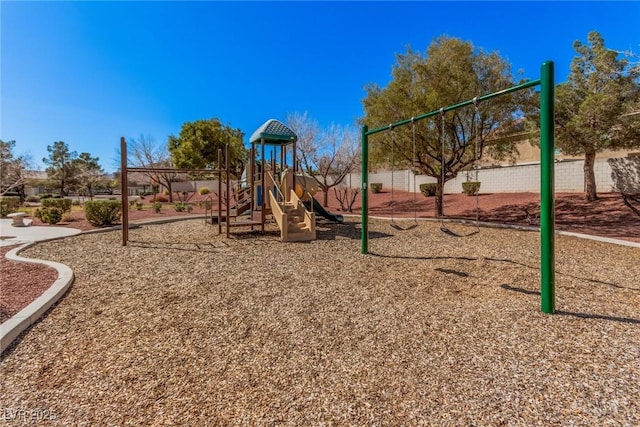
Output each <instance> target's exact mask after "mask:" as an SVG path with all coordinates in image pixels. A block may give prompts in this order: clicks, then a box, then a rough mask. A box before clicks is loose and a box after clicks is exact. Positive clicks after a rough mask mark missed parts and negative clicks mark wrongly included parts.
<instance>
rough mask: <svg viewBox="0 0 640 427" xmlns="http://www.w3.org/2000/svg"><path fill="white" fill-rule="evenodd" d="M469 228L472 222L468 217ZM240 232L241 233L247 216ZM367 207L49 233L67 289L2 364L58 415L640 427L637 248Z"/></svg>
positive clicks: (17, 403)
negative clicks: (331, 220)
mask: <svg viewBox="0 0 640 427" xmlns="http://www.w3.org/2000/svg"><path fill="white" fill-rule="evenodd" d="M457 227H460V229H461V230H462V229H463V228H464V226H460V225H458V226H457ZM237 231H240V230H237ZM370 234H371V240H370V250H371V252H372V255H368V256H364V255H361V254H360V240H359V239H360V230H359V227H358V224H357V222H356V219H352V220H350V219H349V218H347V222H346V223H345V224H342V225H333V224H325V223H323V222H322V221H320V222H319V230H318V237H319V239H318V240H317V241H314V242H310V243H304V244H294V243H281V242H279V241H278V240H277V233H276V231H275V230H273V229H270V232H269V233H268V234H267V235H266V236H262V235H256V234H251V233H249V232H246V233H243V234H238V235H236V236H235V238H232V239H226V238H224V237H223V236H217V235H216V230H215V227H211V226H207V225H205V224H204V223H203V221H201V220H193V221H181V222H176V223H169V224H163V225H146V226H143V227H141V228H137V229H133V230H131V233H130V240H131V242H130V244H129V246H126V247H122V246H121V245H120V236H119V233H117V232H114V233H100V234H93V235H78V236H74V237H70V238H66V239H63V240H58V241H51V242H43V243H41V244H38V245H36V246H34V247H32V248H30V249H28V250H27V251H26V252H25V256H29V257H37V258H45V259H51V260H54V261H57V262H61V263H64V264H67V265H69V266H70V267H71V268H72V269H73V270H74V272H75V274H76V281H75V283H74V285H73V286H72V288H71V289H70V291H69V293H68V294H67V295H66V296H65V297H64V299H63V300H61V302H60V303H59V304H58V306H56V308H55V309H54V310H52V311H50V312H49V314H48V315H47V316H46V317H45V318H44V319H42V320H41V321H40V322H39V323H37V324H36V325H35V326H33V327H32V328H31V329H30V330H29V331H28V332H27V333H25V334H23V335H22V337H21V340H20V341H19V342H17V343H16V345H14V346H13V347H12V348H11V349H10V350H9V351H8V352H5V354H4V355H3V359H2V362H1V363H0V377H1V378H2V382H3V386H2V388H0V407H2V408H24V409H25V410H27V411H32V410H37V409H41V410H47V411H49V412H48V413H49V414H52V415H53V417H55V420H54V421H52V422H51V423H50V424H51V425H82V424H85V425H131V426H140V425H201V426H208V425H211V426H213V425H275V424H278V425H292V426H294V425H295V426H299V425H434V426H438V425H443V426H444V425H447V426H451V425H460V426H467V425H523V426H529V425H590V426H591V425H639V424H640V399H639V396H640V386H639V384H640V366H639V365H638V358H639V356H640V354H639V353H638V349H640V334H639V333H638V328H639V327H640V313H639V312H638V307H639V306H640V287H639V286H638V280H637V278H638V277H640V252H639V251H638V249H636V248H629V247H622V246H617V245H611V244H605V243H601V242H594V241H587V240H583V239H576V238H572V237H565V236H559V237H558V239H557V241H556V249H557V255H556V270H557V283H556V285H557V309H558V314H557V315H553V316H550V315H544V314H542V313H540V310H539V304H540V296H539V295H538V292H539V262H540V260H539V234H538V233H535V232H523V231H514V230H499V229H482V230H481V232H480V233H478V234H474V235H472V236H469V237H467V238H462V239H461V238H454V237H451V236H448V235H445V234H443V233H441V232H440V231H439V230H438V224H437V223H433V222H423V223H421V224H420V225H419V227H417V228H415V229H413V230H411V231H406V232H398V231H395V230H393V229H391V227H389V223H388V222H387V221H376V220H372V221H371V222H370Z"/></svg>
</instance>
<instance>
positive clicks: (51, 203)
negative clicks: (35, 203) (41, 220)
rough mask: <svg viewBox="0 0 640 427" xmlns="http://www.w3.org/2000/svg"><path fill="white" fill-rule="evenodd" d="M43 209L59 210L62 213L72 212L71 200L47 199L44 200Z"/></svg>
mask: <svg viewBox="0 0 640 427" xmlns="http://www.w3.org/2000/svg"><path fill="white" fill-rule="evenodd" d="M42 207H43V208H58V209H61V210H62V212H70V211H71V199H56V198H47V199H44V200H42Z"/></svg>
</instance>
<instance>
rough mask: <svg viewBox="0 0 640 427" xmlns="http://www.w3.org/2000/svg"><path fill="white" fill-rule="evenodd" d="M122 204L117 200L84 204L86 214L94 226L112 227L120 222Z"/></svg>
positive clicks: (94, 201)
mask: <svg viewBox="0 0 640 427" xmlns="http://www.w3.org/2000/svg"><path fill="white" fill-rule="evenodd" d="M121 211H122V203H121V202H119V201H117V200H93V201H89V202H85V203H84V214H85V216H86V217H87V221H89V222H90V223H91V224H92V225H95V226H101V225H112V224H115V223H116V222H118V221H120V214H121Z"/></svg>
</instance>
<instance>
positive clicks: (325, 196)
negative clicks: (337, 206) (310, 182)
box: [322, 188, 329, 208]
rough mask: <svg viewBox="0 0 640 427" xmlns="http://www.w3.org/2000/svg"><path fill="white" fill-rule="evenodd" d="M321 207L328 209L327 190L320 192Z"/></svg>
mask: <svg viewBox="0 0 640 427" xmlns="http://www.w3.org/2000/svg"><path fill="white" fill-rule="evenodd" d="M322 206H324V207H325V208H326V207H329V188H326V189H325V190H324V191H323V192H322Z"/></svg>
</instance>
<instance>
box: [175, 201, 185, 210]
mask: <svg viewBox="0 0 640 427" xmlns="http://www.w3.org/2000/svg"><path fill="white" fill-rule="evenodd" d="M173 208H174V209H175V210H176V212H184V211H185V210H186V209H187V204H186V203H185V202H176V203H174V204H173Z"/></svg>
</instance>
